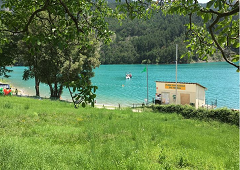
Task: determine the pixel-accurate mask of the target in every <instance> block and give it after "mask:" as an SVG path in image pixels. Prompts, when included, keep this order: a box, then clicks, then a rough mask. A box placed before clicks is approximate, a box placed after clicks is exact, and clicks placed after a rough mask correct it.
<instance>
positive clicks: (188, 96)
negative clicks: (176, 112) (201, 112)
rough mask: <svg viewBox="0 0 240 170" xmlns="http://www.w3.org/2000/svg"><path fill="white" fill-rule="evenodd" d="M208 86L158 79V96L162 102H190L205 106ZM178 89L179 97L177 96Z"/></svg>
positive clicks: (197, 105) (196, 105)
mask: <svg viewBox="0 0 240 170" xmlns="http://www.w3.org/2000/svg"><path fill="white" fill-rule="evenodd" d="M206 90H207V88H206V87H204V86H202V85H200V84H198V83H184V82H178V83H177V90H176V82H165V81H156V96H157V98H158V99H160V100H161V104H182V105H184V104H189V105H192V106H195V107H196V108H199V107H202V106H205V91H206ZM176 91H177V98H176Z"/></svg>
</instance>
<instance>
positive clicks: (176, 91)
mask: <svg viewBox="0 0 240 170" xmlns="http://www.w3.org/2000/svg"><path fill="white" fill-rule="evenodd" d="M177 58H178V45H177V44H176V96H175V97H176V98H175V101H176V104H177Z"/></svg>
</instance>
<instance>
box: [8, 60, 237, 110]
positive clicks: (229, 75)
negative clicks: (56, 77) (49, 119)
mask: <svg viewBox="0 0 240 170" xmlns="http://www.w3.org/2000/svg"><path fill="white" fill-rule="evenodd" d="M144 68H145V65H101V66H100V67H99V68H96V69H95V70H94V72H95V77H93V78H92V83H93V85H96V86H98V90H97V92H96V94H97V98H96V101H97V103H99V104H105V105H106V104H111V105H118V104H121V105H125V106H126V105H128V106H131V105H132V104H133V103H143V102H144V101H145V99H146V98H147V76H146V75H147V74H146V72H143V73H141V72H142V70H143V69H144ZM175 68H176V66H175V64H172V65H148V91H149V92H148V93H149V96H148V98H149V101H150V100H152V98H153V97H154V96H155V92H156V83H155V81H173V82H175V80H176V76H175V73H176V70H175ZM12 69H13V72H12V73H11V77H10V78H9V80H8V81H10V82H11V83H12V84H13V85H14V86H16V87H18V88H19V89H23V90H24V92H25V93H27V94H30V95H34V94H35V91H34V90H35V89H34V79H32V80H29V81H23V80H22V73H23V71H24V69H25V67H13V68H12ZM126 72H131V73H132V75H133V78H132V79H130V80H129V79H126V78H125V74H126ZM178 82H190V83H199V84H201V85H202V86H205V87H206V88H207V91H206V100H207V103H208V104H211V103H212V102H215V100H217V106H218V107H225V106H226V107H229V108H234V109H238V108H239V73H237V72H236V69H235V68H234V67H233V66H231V65H229V64H227V63H226V62H213V63H195V64H181V65H178ZM40 95H41V96H42V97H45V96H46V97H49V87H48V86H47V85H44V84H41V85H40ZM62 98H63V99H70V95H69V93H68V91H67V90H64V92H63V95H62Z"/></svg>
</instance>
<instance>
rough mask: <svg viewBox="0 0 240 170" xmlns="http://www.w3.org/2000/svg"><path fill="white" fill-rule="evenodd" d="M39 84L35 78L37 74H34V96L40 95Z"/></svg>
mask: <svg viewBox="0 0 240 170" xmlns="http://www.w3.org/2000/svg"><path fill="white" fill-rule="evenodd" d="M39 84H40V81H39V79H38V78H37V76H35V90H36V96H38V97H39V96H40V91H39Z"/></svg>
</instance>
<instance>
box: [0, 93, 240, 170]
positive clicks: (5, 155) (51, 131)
mask: <svg viewBox="0 0 240 170" xmlns="http://www.w3.org/2000/svg"><path fill="white" fill-rule="evenodd" d="M6 103H10V104H11V108H5V107H4V106H5V104H6ZM27 105H28V106H29V108H28V109H26V106H27ZM72 105H73V104H72V103H68V102H60V101H51V100H39V99H30V98H23V97H21V98H20V97H15V96H13V97H0V134H1V135H0V143H1V145H0V169H111V170H115V169H116V170H117V169H142V170H145V169H199V170H211V169H239V129H238V127H236V126H231V125H228V124H224V123H220V122H204V121H200V120H191V119H183V118H182V116H181V115H177V114H159V113H153V112H148V111H144V112H140V113H139V112H138V113H134V112H132V111H131V109H127V108H126V109H124V110H119V109H117V110H107V109H96V108H91V107H86V108H81V107H80V108H79V109H74V108H73V107H72Z"/></svg>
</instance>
